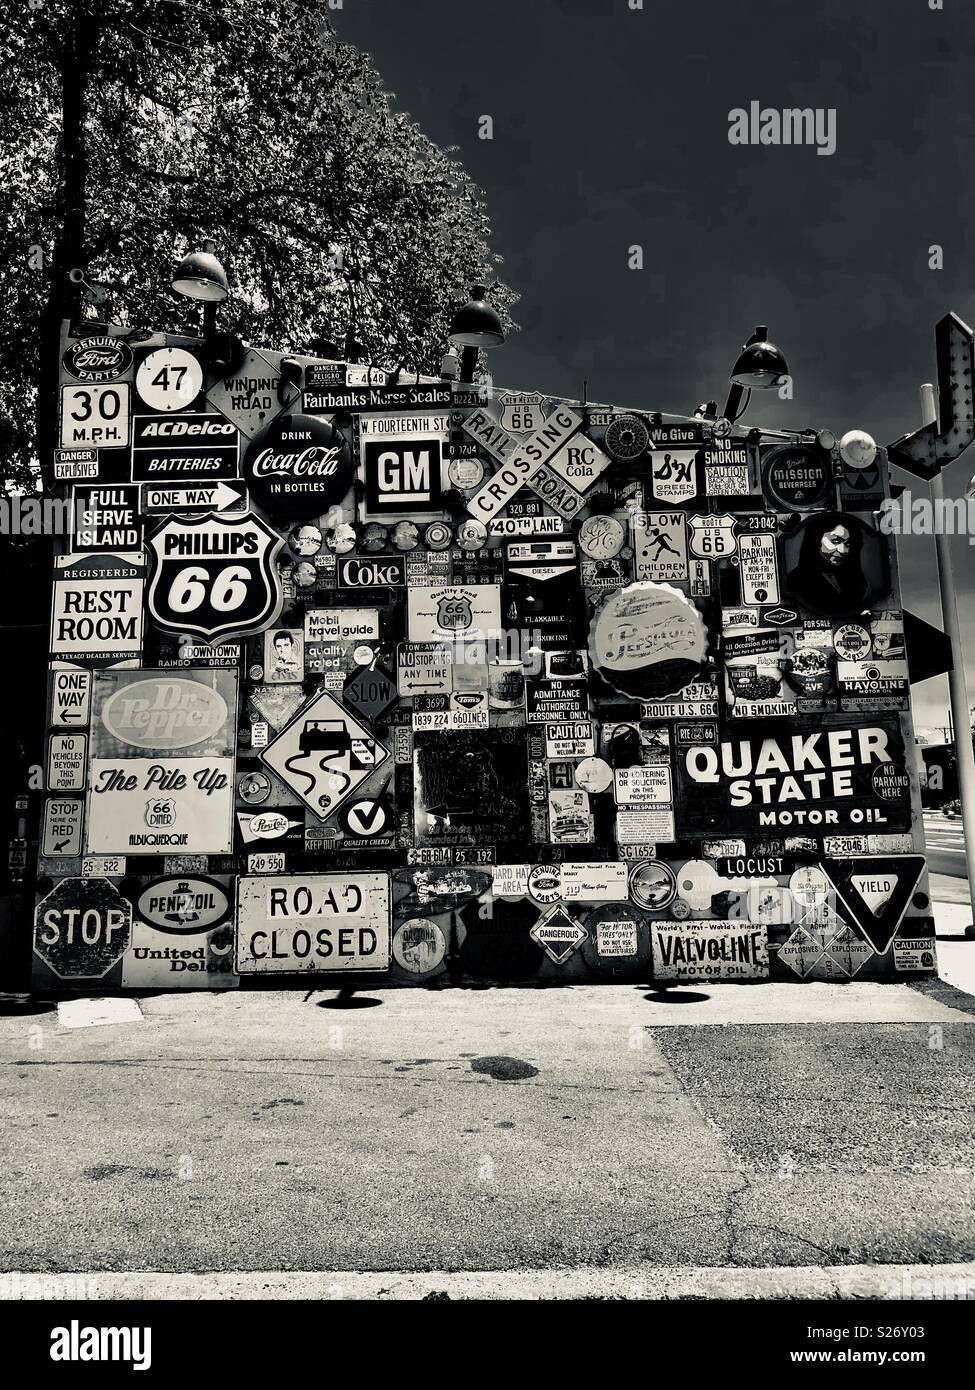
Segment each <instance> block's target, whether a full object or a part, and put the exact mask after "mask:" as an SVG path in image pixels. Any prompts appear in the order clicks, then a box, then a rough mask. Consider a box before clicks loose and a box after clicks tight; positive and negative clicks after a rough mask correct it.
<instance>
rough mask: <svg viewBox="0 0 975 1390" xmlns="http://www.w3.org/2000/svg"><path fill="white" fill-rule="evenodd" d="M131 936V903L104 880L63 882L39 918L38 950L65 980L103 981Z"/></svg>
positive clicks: (42, 907)
mask: <svg viewBox="0 0 975 1390" xmlns="http://www.w3.org/2000/svg"><path fill="white" fill-rule="evenodd" d="M131 938H132V907H131V904H130V903H129V902H127V901H126V899H125V898H123V897H122V895H121V893H120V892H119V891H118V889H117V888H116V887H115V886H114V884H112V883H109V882H107V881H106V880H105V879H91V878H65V879H62V880H61V882H60V883H59V884H58V885H57V886H56V887H55V888H53V889H52V890H51V892H50V893H48V895H47V897H46V898H42V899H41V901H40V902H39V903H38V905H37V909H36V911H35V914H34V952H35V954H36V955H37V956H39V957H40V959H41V960H42V961H44V963H45V965H47V966H48V967H49V969H50V970H52V971H53V973H54V974H55V975H57V976H59V977H60V978H61V979H62V980H95V979H102V978H103V977H104V976H105V975H107V974H108V972H109V971H110V970H111V969H112V967H113V966H114V965H117V964H118V962H119V961H120V960H121V959H122V955H123V953H124V951H125V949H126V947H127V946H128V944H129V942H130V940H131Z"/></svg>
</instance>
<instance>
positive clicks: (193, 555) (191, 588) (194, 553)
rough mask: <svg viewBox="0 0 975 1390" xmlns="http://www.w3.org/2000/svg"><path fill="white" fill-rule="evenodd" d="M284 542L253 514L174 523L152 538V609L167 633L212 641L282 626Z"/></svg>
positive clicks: (169, 522) (174, 520)
mask: <svg viewBox="0 0 975 1390" xmlns="http://www.w3.org/2000/svg"><path fill="white" fill-rule="evenodd" d="M282 544H283V538H282V537H281V536H280V535H279V534H278V533H277V532H275V531H272V530H271V528H270V527H269V526H268V525H267V523H266V522H264V521H262V520H261V519H260V517H256V516H253V515H252V514H251V513H250V512H239V513H234V514H232V515H229V516H215V515H213V514H210V515H207V516H198V517H183V518H176V517H168V518H167V519H166V521H164V522H163V524H162V526H160V527H159V529H158V530H157V531H156V532H155V533H154V534H153V535H152V536H150V537H149V550H150V553H151V555H152V558H153V562H154V568H153V574H152V579H151V581H150V584H149V593H148V605H149V611H150V613H151V614H152V618H153V621H154V622H155V623H156V625H157V626H158V627H161V628H163V629H164V630H165V631H166V632H178V633H184V632H189V633H195V634H196V635H197V636H199V637H202V638H204V639H205V640H206V641H208V642H209V641H214V640H215V639H217V638H220V639H226V638H228V637H240V636H243V635H245V634H246V633H251V632H259V631H260V630H261V629H262V628H264V627H267V626H268V625H269V624H271V623H274V622H276V620H277V617H278V614H279V613H280V611H281V603H282V592H281V585H280V584H279V582H278V577H277V572H276V570H275V568H274V558H275V556H276V555H277V552H278V550H279V549H280V548H281V546H282Z"/></svg>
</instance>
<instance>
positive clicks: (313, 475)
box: [244, 415, 352, 521]
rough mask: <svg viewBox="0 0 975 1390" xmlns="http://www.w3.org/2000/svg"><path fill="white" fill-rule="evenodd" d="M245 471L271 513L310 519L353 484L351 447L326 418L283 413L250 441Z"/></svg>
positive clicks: (260, 503) (258, 499)
mask: <svg viewBox="0 0 975 1390" xmlns="http://www.w3.org/2000/svg"><path fill="white" fill-rule="evenodd" d="M244 472H245V474H246V477H247V484H248V487H249V488H250V492H251V496H252V497H253V498H254V501H255V502H257V504H258V506H260V507H263V509H264V510H265V511H266V512H268V513H270V515H272V516H279V517H287V518H288V519H294V520H298V521H301V520H307V519H309V518H310V517H313V516H322V515H324V513H325V512H327V511H328V509H329V508H330V507H334V506H336V505H337V504H338V503H339V502H341V501H342V499H343V498H344V497H345V495H346V493H347V492H348V491H349V489H350V488H351V486H352V450H351V449H350V448H349V442H348V440H347V439H346V437H345V435H344V434H342V433H341V431H340V430H337V429H335V427H334V426H333V425H330V424H328V423H327V422H326V421H324V420H316V419H314V418H312V416H310V415H283V416H279V417H278V419H276V420H272V422H271V423H270V424H269V425H268V426H267V428H266V429H264V430H262V431H261V432H260V434H258V435H257V436H256V437H255V438H254V439H253V440H252V441H251V444H250V447H249V448H248V450H247V453H246V455H245V457H244Z"/></svg>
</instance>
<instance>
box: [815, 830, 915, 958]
mask: <svg viewBox="0 0 975 1390" xmlns="http://www.w3.org/2000/svg"><path fill="white" fill-rule="evenodd" d="M822 867H823V872H824V873H825V874H826V877H827V878H828V879H829V881H830V883H831V884H832V886H833V888H834V889H835V891H836V905H837V910H838V911H839V913H840V915H841V916H842V917H844V919H845V920H846V921H847V923H848V924H849V925H850V926H851V927H855V928H856V930H857V931H858V932H859V933H860V935H861V936H862V937H864V938H865V939H866V940H867V941H869V942H870V945H871V946H872V947H873V949H874V950H875V951H876V952H877V953H878V955H881V956H882V955H883V954H884V953H885V952H886V951H887V950H888V949H889V947H890V943H891V942H892V941H893V939H894V937H895V936H896V934H897V928H898V927H899V926H900V924H901V922H902V920H903V917H904V913H905V912H906V911H907V906H908V903H909V902H910V901H911V898H912V896H913V894H914V890H915V889H916V888H917V885H918V880H919V879H920V877H921V874H922V873H923V872H924V855H923V854H878V855H862V856H860V857H858V858H856V859H826V860H824V861H823V866H822Z"/></svg>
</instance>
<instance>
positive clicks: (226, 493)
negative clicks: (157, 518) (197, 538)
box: [142, 482, 247, 513]
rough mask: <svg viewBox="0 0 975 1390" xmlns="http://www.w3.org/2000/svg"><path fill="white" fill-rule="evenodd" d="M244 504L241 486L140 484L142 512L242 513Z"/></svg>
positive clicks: (245, 494)
mask: <svg viewBox="0 0 975 1390" xmlns="http://www.w3.org/2000/svg"><path fill="white" fill-rule="evenodd" d="M246 503H247V488H246V486H245V484H244V483H242V482H241V483H234V482H231V483H224V482H216V483H177V484H171V485H167V486H163V485H162V484H156V483H143V485H142V510H143V511H144V512H177V513H178V512H242V511H243V510H244V507H245V506H246Z"/></svg>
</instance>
